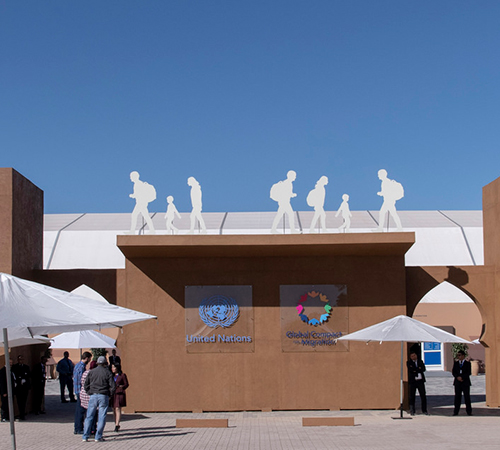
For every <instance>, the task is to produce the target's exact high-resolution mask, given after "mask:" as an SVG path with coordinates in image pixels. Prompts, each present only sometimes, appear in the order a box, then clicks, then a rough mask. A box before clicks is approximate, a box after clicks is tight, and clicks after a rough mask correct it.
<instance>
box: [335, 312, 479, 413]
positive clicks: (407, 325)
mask: <svg viewBox="0 0 500 450" xmlns="http://www.w3.org/2000/svg"><path fill="white" fill-rule="evenodd" d="M338 340H339V341H342V340H345V341H363V342H370V341H378V342H380V343H382V342H401V384H400V411H401V414H400V417H398V418H399V419H402V418H403V359H404V353H403V350H404V346H403V344H404V343H405V342H453V343H464V344H470V342H469V341H466V340H465V339H462V338H460V337H458V336H455V335H453V334H451V333H447V332H446V331H443V330H440V329H439V328H436V327H433V326H432V325H427V324H426V323H423V322H420V321H418V320H415V319H412V318H411V317H408V316H396V317H393V318H392V319H389V320H386V321H384V322H380V323H377V324H375V325H372V326H370V327H367V328H363V329H362V330H359V331H356V332H354V333H350V334H346V335H345V336H342V337H340V338H338Z"/></svg>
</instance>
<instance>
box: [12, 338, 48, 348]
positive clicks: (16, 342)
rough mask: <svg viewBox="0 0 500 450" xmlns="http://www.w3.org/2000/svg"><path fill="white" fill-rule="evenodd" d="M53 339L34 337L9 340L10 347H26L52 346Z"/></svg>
mask: <svg viewBox="0 0 500 450" xmlns="http://www.w3.org/2000/svg"><path fill="white" fill-rule="evenodd" d="M50 342H51V339H49V338H48V337H45V336H33V337H32V338H19V339H9V347H10V348H14V347H22V346H24V345H34V344H50Z"/></svg>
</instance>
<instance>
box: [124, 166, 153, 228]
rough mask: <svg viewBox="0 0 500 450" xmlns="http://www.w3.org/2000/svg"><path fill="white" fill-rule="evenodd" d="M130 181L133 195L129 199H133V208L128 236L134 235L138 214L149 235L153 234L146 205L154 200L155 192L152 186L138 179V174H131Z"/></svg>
mask: <svg viewBox="0 0 500 450" xmlns="http://www.w3.org/2000/svg"><path fill="white" fill-rule="evenodd" d="M130 181H132V183H134V193H133V194H130V195H129V197H130V198H134V199H135V208H134V210H133V211H132V221H131V223H130V231H129V234H135V227H136V226H137V217H138V216H139V214H142V217H144V220H145V221H146V223H147V224H148V227H149V231H150V233H151V234H155V228H154V226H153V221H152V220H151V217H149V211H148V204H149V203H151V202H152V201H153V200H155V199H156V190H155V188H154V186H153V185H151V184H149V183H146V182H145V181H141V180H140V179H139V172H135V171H134V172H131V173H130Z"/></svg>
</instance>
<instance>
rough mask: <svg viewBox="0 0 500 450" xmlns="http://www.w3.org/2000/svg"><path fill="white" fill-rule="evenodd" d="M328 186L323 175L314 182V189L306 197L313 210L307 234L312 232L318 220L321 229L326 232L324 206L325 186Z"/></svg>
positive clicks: (326, 178) (326, 179)
mask: <svg viewBox="0 0 500 450" xmlns="http://www.w3.org/2000/svg"><path fill="white" fill-rule="evenodd" d="M327 184H328V177H325V176H324V175H323V176H322V177H321V178H320V179H319V180H318V181H317V182H316V185H315V186H314V189H313V190H312V191H311V192H309V194H308V195H307V204H308V205H309V206H312V207H313V208H314V216H313V219H312V222H311V227H310V228H309V233H312V232H313V231H314V227H315V226H316V223H317V222H318V220H319V221H320V224H321V229H322V230H323V232H326V213H325V210H324V206H325V195H326V191H325V186H326V185H327Z"/></svg>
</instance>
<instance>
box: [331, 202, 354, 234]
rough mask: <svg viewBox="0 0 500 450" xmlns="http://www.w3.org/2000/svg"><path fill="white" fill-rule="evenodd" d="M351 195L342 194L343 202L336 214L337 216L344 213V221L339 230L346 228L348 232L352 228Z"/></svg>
mask: <svg viewBox="0 0 500 450" xmlns="http://www.w3.org/2000/svg"><path fill="white" fill-rule="evenodd" d="M348 201H349V196H348V195H347V194H344V195H343V196H342V203H341V204H340V207H339V209H338V211H337V214H335V217H338V215H339V214H342V219H344V223H343V224H342V225H340V227H339V231H340V230H344V229H345V231H346V232H349V229H350V228H351V217H352V214H351V210H350V209H349V203H348Z"/></svg>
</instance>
